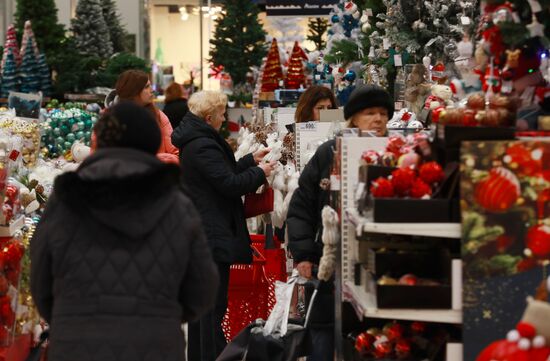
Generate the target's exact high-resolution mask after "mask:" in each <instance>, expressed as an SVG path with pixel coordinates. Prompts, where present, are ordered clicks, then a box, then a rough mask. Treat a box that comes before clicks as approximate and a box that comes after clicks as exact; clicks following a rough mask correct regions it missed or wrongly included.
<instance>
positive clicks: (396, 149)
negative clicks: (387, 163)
mask: <svg viewBox="0 0 550 361" xmlns="http://www.w3.org/2000/svg"><path fill="white" fill-rule="evenodd" d="M405 144H407V140H406V139H405V137H403V136H402V135H392V136H391V137H390V138H389V139H388V145H387V146H386V151H388V152H391V153H393V154H394V155H395V157H396V158H399V157H400V156H401V154H403V151H402V149H401V148H403V146H404V145H405Z"/></svg>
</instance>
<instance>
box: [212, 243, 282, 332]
mask: <svg viewBox="0 0 550 361" xmlns="http://www.w3.org/2000/svg"><path fill="white" fill-rule="evenodd" d="M251 241H252V250H253V253H254V255H253V261H252V264H249V265H248V264H236V265H232V266H231V269H230V273H229V288H228V295H227V298H228V300H227V301H228V302H227V311H226V313H225V317H224V320H223V322H222V327H223V331H224V333H225V337H226V338H227V340H228V341H230V340H232V339H233V338H234V337H235V336H236V335H237V334H238V333H239V332H240V331H241V330H242V329H243V328H245V327H246V326H248V325H249V324H250V323H252V322H254V321H255V320H256V319H258V318H262V319H264V320H266V319H267V317H268V316H269V313H270V312H271V309H272V308H273V306H274V305H275V281H276V280H280V281H286V268H285V264H286V258H285V252H284V250H283V249H267V250H266V249H265V247H264V243H265V237H264V236H263V235H252V236H251Z"/></svg>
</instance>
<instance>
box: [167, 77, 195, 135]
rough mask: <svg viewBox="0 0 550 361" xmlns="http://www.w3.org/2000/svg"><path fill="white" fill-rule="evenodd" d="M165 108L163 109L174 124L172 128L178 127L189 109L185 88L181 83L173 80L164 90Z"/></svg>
mask: <svg viewBox="0 0 550 361" xmlns="http://www.w3.org/2000/svg"><path fill="white" fill-rule="evenodd" d="M164 96H165V97H166V98H165V99H164V104H165V105H164V109H162V111H163V112H164V114H166V116H167V117H168V119H170V124H172V129H176V128H177V127H178V125H179V124H180V122H181V120H182V119H183V117H184V116H185V114H187V112H188V111H189V107H188V106H187V99H185V97H184V96H185V90H184V89H183V86H182V85H181V84H179V83H176V82H173V83H172V84H170V85H169V86H168V87H167V88H166V90H165V91H164Z"/></svg>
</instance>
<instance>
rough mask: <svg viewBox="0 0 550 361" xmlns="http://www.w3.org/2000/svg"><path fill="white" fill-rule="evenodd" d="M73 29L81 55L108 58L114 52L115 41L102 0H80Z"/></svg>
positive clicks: (72, 23)
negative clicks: (106, 19)
mask: <svg viewBox="0 0 550 361" xmlns="http://www.w3.org/2000/svg"><path fill="white" fill-rule="evenodd" d="M71 30H72V32H73V37H74V40H75V45H76V49H77V51H78V52H79V53H80V54H81V55H84V56H86V55H90V56H93V55H96V56H98V57H99V58H102V59H107V58H109V57H110V56H111V55H112V54H113V43H112V41H111V36H110V34H109V28H108V27H107V24H106V22H105V18H104V17H103V9H102V7H101V1H100V0H79V2H78V5H77V6H76V18H74V19H73V20H71Z"/></svg>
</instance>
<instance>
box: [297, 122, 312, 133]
mask: <svg viewBox="0 0 550 361" xmlns="http://www.w3.org/2000/svg"><path fill="white" fill-rule="evenodd" d="M298 129H300V131H302V132H315V131H317V122H307V123H298Z"/></svg>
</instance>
